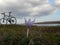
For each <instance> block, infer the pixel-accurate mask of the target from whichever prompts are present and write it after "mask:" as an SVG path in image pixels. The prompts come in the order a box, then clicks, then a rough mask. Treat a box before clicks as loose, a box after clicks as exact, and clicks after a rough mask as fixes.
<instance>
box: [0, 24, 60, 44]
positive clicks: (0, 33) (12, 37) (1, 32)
mask: <svg viewBox="0 0 60 45" xmlns="http://www.w3.org/2000/svg"><path fill="white" fill-rule="evenodd" d="M31 39H32V40H33V42H36V44H38V42H39V41H40V42H41V43H42V44H43V43H44V44H45V43H49V44H50V45H53V44H52V43H60V26H55V27H53V26H52V27H49V26H40V27H38V26H32V27H31V28H30V32H29V37H28V39H27V36H26V27H25V26H23V25H0V45H27V42H28V41H30V40H31ZM43 40H44V41H43ZM31 42H32V41H31ZM36 44H35V43H34V44H33V45H36ZM49 44H47V45H49ZM31 45H32V44H31Z"/></svg>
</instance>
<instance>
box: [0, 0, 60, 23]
mask: <svg viewBox="0 0 60 45" xmlns="http://www.w3.org/2000/svg"><path fill="white" fill-rule="evenodd" d="M9 11H11V12H12V15H13V16H15V17H16V19H17V23H18V24H20V23H24V18H26V19H29V18H31V20H33V19H34V18H35V19H36V22H44V21H60V0H0V13H2V12H6V13H8V12H9ZM0 18H2V16H1V14H0Z"/></svg>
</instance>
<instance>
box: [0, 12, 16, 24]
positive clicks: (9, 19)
mask: <svg viewBox="0 0 60 45" xmlns="http://www.w3.org/2000/svg"><path fill="white" fill-rule="evenodd" d="M1 14H2V15H3V16H4V17H3V18H1V19H0V23H1V24H16V23H17V20H16V18H15V17H14V16H11V12H9V15H5V13H1Z"/></svg>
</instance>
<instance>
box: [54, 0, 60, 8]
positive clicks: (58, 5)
mask: <svg viewBox="0 0 60 45" xmlns="http://www.w3.org/2000/svg"><path fill="white" fill-rule="evenodd" d="M55 6H56V7H57V8H59V9H60V0H55Z"/></svg>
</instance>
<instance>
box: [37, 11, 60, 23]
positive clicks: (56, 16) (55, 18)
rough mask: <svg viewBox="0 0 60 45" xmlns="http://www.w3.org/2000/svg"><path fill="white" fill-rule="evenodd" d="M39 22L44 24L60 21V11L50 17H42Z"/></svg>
mask: <svg viewBox="0 0 60 45" xmlns="http://www.w3.org/2000/svg"><path fill="white" fill-rule="evenodd" d="M37 21H38V22H39V21H41V22H44V21H60V10H58V11H56V12H55V13H53V14H50V15H48V16H43V17H40V18H38V19H37Z"/></svg>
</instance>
